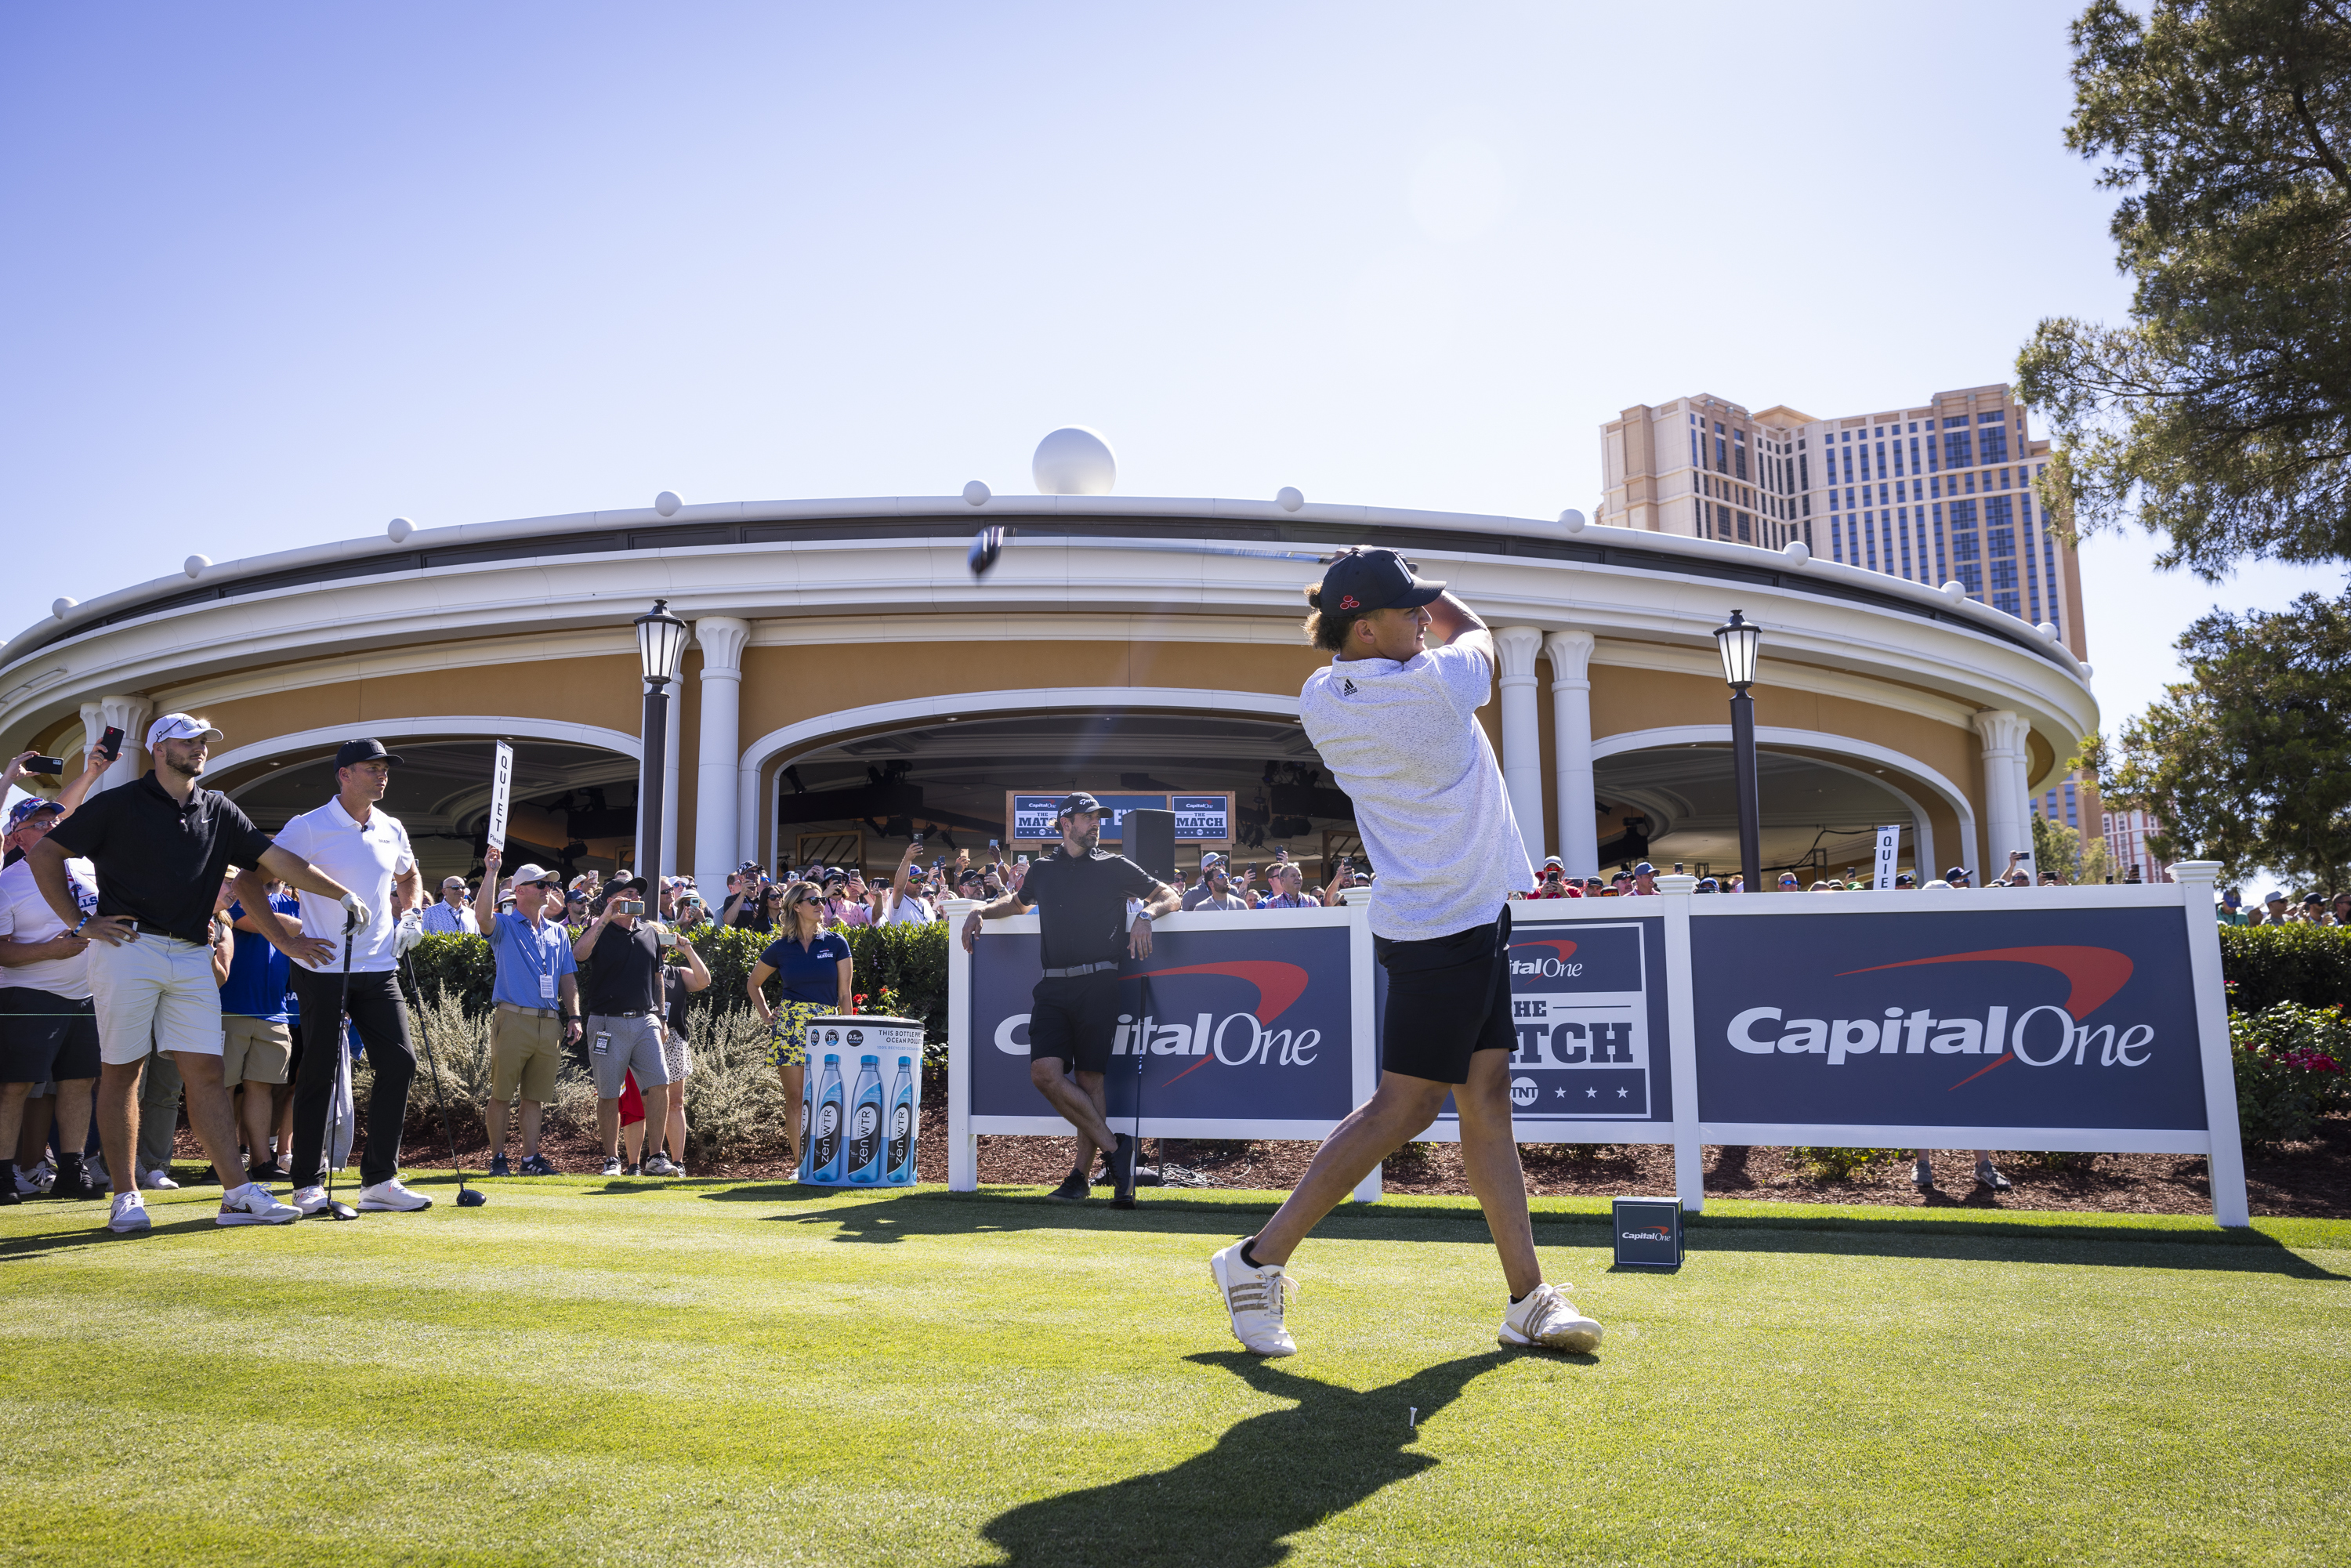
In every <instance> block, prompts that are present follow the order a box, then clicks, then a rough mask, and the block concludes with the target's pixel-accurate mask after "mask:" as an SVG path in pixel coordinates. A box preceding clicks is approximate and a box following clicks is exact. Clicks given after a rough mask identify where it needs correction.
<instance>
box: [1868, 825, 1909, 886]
mask: <svg viewBox="0 0 2351 1568" xmlns="http://www.w3.org/2000/svg"><path fill="white" fill-rule="evenodd" d="M1901 855H1902V830H1901V829H1900V828H1899V827H1898V826H1897V827H1892V828H1880V829H1878V830H1877V875H1876V879H1875V880H1874V881H1872V882H1871V883H1870V884H1869V885H1870V886H1871V887H1873V888H1875V889H1876V890H1877V891H1878V892H1880V893H1886V892H1890V891H1892V889H1893V886H1894V862H1896V860H1898V859H1900V858H1901Z"/></svg>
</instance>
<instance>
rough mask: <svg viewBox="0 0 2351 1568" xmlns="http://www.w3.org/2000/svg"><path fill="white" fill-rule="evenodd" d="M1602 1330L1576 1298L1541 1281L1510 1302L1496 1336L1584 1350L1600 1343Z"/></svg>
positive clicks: (1509, 1342)
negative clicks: (1508, 1309) (1563, 1294)
mask: <svg viewBox="0 0 2351 1568" xmlns="http://www.w3.org/2000/svg"><path fill="white" fill-rule="evenodd" d="M1600 1333H1601V1330H1600V1325H1599V1324H1598V1323H1596V1322H1593V1321H1592V1320H1591V1319H1590V1318H1587V1317H1585V1316H1584V1315H1583V1313H1581V1312H1577V1311H1576V1310H1575V1303H1574V1302H1573V1301H1569V1300H1568V1299H1567V1298H1566V1297H1565V1296H1562V1295H1561V1294H1560V1293H1559V1291H1557V1290H1555V1289H1553V1288H1552V1286H1550V1285H1537V1286H1536V1287H1535V1288H1534V1289H1533V1290H1531V1291H1528V1292H1527V1293H1526V1295H1525V1296H1524V1297H1522V1298H1521V1299H1520V1300H1518V1301H1513V1302H1511V1303H1510V1311H1509V1312H1505V1313H1503V1314H1502V1332H1501V1333H1499V1334H1498V1335H1497V1336H1496V1338H1497V1340H1498V1341H1499V1343H1502V1344H1505V1345H1511V1346H1517V1345H1527V1344H1539V1345H1542V1346H1545V1347H1546V1348H1548V1349H1551V1350H1566V1351H1575V1352H1578V1353H1581V1352H1583V1351H1589V1350H1594V1349H1597V1348H1598V1347H1599V1344H1600Z"/></svg>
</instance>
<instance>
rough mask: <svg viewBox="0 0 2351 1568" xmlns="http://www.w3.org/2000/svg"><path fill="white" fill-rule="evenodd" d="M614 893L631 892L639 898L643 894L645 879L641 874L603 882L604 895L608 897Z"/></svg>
mask: <svg viewBox="0 0 2351 1568" xmlns="http://www.w3.org/2000/svg"><path fill="white" fill-rule="evenodd" d="M616 893H633V894H636V895H637V896H638V897H639V898H643V896H644V895H645V879H644V878H643V877H641V876H632V877H630V878H628V879H627V880H626V881H624V882H608V883H605V884H604V894H605V896H606V897H608V898H609V897H610V896H611V895H612V894H616Z"/></svg>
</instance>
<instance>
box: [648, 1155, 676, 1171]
mask: <svg viewBox="0 0 2351 1568" xmlns="http://www.w3.org/2000/svg"><path fill="white" fill-rule="evenodd" d="M677 1174H678V1173H677V1167H676V1166H674V1165H672V1164H670V1163H669V1156H668V1155H654V1156H653V1158H651V1159H649V1160H647V1161H646V1162H645V1175H647V1176H675V1175H677Z"/></svg>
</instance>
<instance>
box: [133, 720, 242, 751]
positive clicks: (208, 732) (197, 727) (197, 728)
mask: <svg viewBox="0 0 2351 1568" xmlns="http://www.w3.org/2000/svg"><path fill="white" fill-rule="evenodd" d="M227 738H228V737H226V736H225V735H223V734H222V733H221V732H220V731H219V730H216V729H214V727H212V726H211V725H208V724H206V723H205V722H204V720H202V719H200V718H195V717H192V716H189V715H187V714H183V713H167V714H165V715H164V716H162V718H159V719H157V720H156V721H155V722H154V723H153V724H151V725H149V726H148V727H147V749H148V750H150V751H152V750H154V749H155V743H156V742H157V741H159V740H226V739H227Z"/></svg>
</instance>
